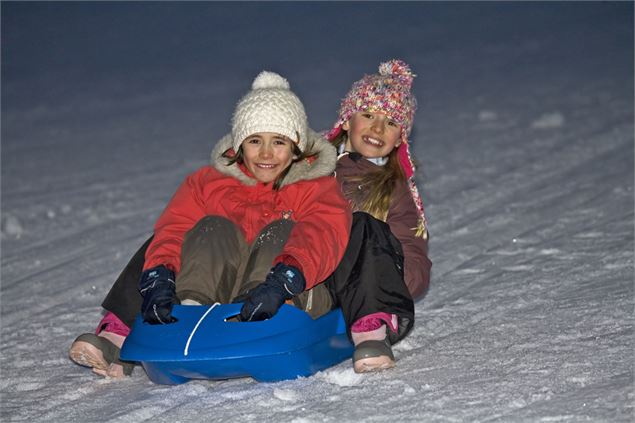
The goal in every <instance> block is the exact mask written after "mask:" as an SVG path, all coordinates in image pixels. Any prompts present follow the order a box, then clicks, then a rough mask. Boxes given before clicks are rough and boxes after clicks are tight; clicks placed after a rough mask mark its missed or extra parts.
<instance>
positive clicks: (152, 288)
mask: <svg viewBox="0 0 635 423" xmlns="http://www.w3.org/2000/svg"><path fill="white" fill-rule="evenodd" d="M174 279H175V277H174V272H173V271H171V270H170V269H168V268H167V267H165V266H163V265H161V266H157V267H154V268H152V269H148V270H146V271H145V272H143V273H142V274H141V278H140V279H139V292H140V293H141V295H142V296H143V304H142V305H141V314H142V316H143V321H144V322H147V323H151V324H153V325H156V324H159V323H160V324H167V323H172V322H175V321H176V319H175V318H174V317H172V307H173V306H174V304H179V300H178V298H177V297H176V284H175V283H174Z"/></svg>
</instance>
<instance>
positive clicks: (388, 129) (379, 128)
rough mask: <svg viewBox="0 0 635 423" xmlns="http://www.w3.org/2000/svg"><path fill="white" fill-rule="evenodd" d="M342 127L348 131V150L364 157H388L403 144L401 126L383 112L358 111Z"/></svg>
mask: <svg viewBox="0 0 635 423" xmlns="http://www.w3.org/2000/svg"><path fill="white" fill-rule="evenodd" d="M342 129H344V130H345V131H347V132H348V139H347V140H346V151H353V152H356V153H359V154H361V155H362V156H364V157H368V158H375V157H386V156H387V155H388V154H390V152H391V151H392V150H393V149H394V148H395V147H399V144H401V126H400V125H399V124H398V123H397V122H395V121H394V120H393V119H391V118H390V117H389V116H386V115H384V114H381V113H370V112H357V113H355V114H354V115H353V116H351V118H350V119H349V120H348V121H346V122H345V123H344V124H343V125H342Z"/></svg>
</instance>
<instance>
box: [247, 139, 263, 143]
mask: <svg viewBox="0 0 635 423" xmlns="http://www.w3.org/2000/svg"><path fill="white" fill-rule="evenodd" d="M247 142H248V143H249V144H259V143H260V140H259V139H258V138H250V139H248V140H247Z"/></svg>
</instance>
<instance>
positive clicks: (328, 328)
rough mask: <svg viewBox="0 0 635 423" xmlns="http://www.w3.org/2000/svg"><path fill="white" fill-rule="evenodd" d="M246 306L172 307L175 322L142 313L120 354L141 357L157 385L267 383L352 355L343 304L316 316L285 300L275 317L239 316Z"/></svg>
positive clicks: (305, 373) (129, 358)
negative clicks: (153, 320)
mask: <svg viewBox="0 0 635 423" xmlns="http://www.w3.org/2000/svg"><path fill="white" fill-rule="evenodd" d="M241 306H242V304H222V305H221V304H217V305H216V306H180V305H177V306H175V307H174V310H173V313H172V314H173V316H174V317H176V319H177V320H178V321H177V322H175V323H172V324H169V325H150V324H147V323H143V321H142V320H141V316H137V319H136V321H135V323H134V325H133V327H132V332H131V333H130V335H128V337H127V338H126V342H125V343H124V345H123V347H122V349H121V359H123V360H127V361H137V362H140V363H141V365H142V366H143V368H144V369H145V371H146V373H147V374H148V377H149V378H150V380H152V381H153V382H154V383H160V384H168V385H175V384H179V383H184V382H187V381H188V380H190V379H230V378H237V377H246V376H251V377H253V378H254V379H256V380H258V381H261V382H273V381H279V380H284V379H293V378H296V377H298V376H310V375H312V374H314V373H316V372H318V371H320V370H324V369H326V368H328V367H331V366H333V365H335V364H337V363H339V362H341V361H343V360H345V359H347V358H350V357H351V356H352V354H353V345H352V344H351V342H350V341H349V339H348V336H347V335H346V325H345V323H344V318H343V316H342V312H341V310H340V309H337V310H333V311H331V312H329V313H328V314H326V315H324V316H322V317H320V318H319V319H316V320H313V319H312V318H311V317H310V316H309V315H308V314H307V313H305V312H304V311H302V310H299V309H297V308H295V307H293V306H290V305H286V304H284V305H283V306H282V307H281V308H280V310H279V311H278V313H277V314H276V315H275V316H274V317H273V318H271V319H269V320H265V321H261V322H236V321H227V319H229V318H231V317H233V316H236V315H237V314H239V313H240V307H241Z"/></svg>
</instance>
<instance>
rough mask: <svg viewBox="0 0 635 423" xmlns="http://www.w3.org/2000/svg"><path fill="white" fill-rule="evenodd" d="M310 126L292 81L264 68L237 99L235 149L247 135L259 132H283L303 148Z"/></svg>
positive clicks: (234, 120) (282, 133) (234, 134)
mask: <svg viewBox="0 0 635 423" xmlns="http://www.w3.org/2000/svg"><path fill="white" fill-rule="evenodd" d="M307 127H308V123H307V117H306V113H305V112H304V106H303V105H302V102H301V101H300V99H299V98H298V97H297V96H296V95H295V94H294V93H293V92H292V91H291V89H290V86H289V82H288V81H287V80H286V79H284V78H283V77H282V76H280V75H278V74H277V73H274V72H267V71H263V72H261V73H260V75H258V76H257V77H256V79H254V82H253V83H252V84H251V91H249V92H248V93H247V94H246V95H245V96H244V97H243V98H242V99H241V100H240V101H239V102H238V105H237V106H236V110H235V111H234V117H233V118H232V139H233V147H234V151H238V148H239V147H240V145H241V144H242V142H243V141H244V140H245V138H247V137H248V136H249V135H252V134H255V133H256V132H275V133H278V134H280V135H284V136H286V137H288V138H290V139H292V140H293V141H294V142H295V143H296V144H297V145H298V148H300V150H301V151H304V148H305V147H306V143H307V136H308V133H307ZM298 137H299V138H298Z"/></svg>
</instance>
